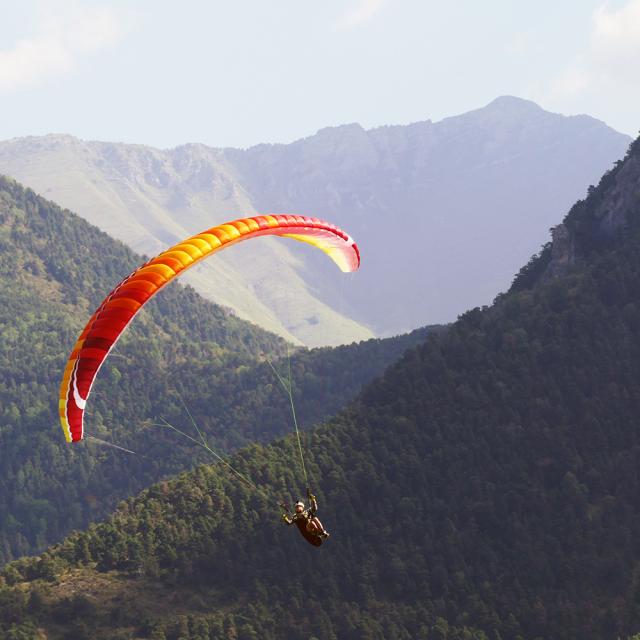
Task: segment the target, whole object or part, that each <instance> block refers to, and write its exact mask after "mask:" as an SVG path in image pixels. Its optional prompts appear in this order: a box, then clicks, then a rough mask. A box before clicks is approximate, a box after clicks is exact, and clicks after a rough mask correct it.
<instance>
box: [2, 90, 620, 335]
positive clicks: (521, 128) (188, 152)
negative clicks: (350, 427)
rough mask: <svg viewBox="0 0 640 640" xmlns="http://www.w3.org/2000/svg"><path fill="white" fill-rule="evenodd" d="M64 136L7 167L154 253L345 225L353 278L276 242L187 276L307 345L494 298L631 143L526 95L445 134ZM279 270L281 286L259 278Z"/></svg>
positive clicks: (444, 318) (5, 159)
mask: <svg viewBox="0 0 640 640" xmlns="http://www.w3.org/2000/svg"><path fill="white" fill-rule="evenodd" d="M56 139H57V138H56V137H55V136H54V137H52V138H49V139H47V140H44V142H43V143H42V144H43V149H41V150H38V144H40V143H39V142H38V139H36V138H31V139H29V141H28V144H27V149H21V144H20V141H19V139H18V140H17V141H12V142H11V143H9V142H0V171H4V172H6V173H10V174H12V175H15V176H16V177H18V178H20V179H21V180H22V181H23V182H25V183H26V184H28V185H31V186H34V187H36V189H37V190H38V191H40V192H43V193H45V194H46V195H49V196H50V197H52V198H53V199H55V200H57V201H61V202H62V203H63V204H65V205H66V206H68V207H69V208H71V209H72V210H75V211H79V212H80V213H81V214H82V215H84V216H85V217H86V218H87V219H89V220H90V221H91V222H94V223H95V224H98V226H102V227H103V228H105V229H106V230H107V231H109V232H110V233H112V234H114V235H116V236H118V234H120V235H119V236H118V237H120V239H121V240H125V241H127V242H128V243H129V244H131V245H132V246H133V247H134V248H135V249H136V250H140V251H142V252H144V253H147V254H153V253H156V252H157V250H158V249H159V248H160V247H164V246H166V244H168V243H169V242H171V241H173V240H175V239H177V238H180V237H184V236H186V235H189V234H190V233H196V232H199V231H201V230H202V229H203V228H206V227H208V226H211V224H212V223H221V222H223V221H225V220H226V219H228V218H231V217H237V214H238V213H239V212H241V213H242V214H246V215H249V214H251V213H255V212H258V211H259V212H285V213H286V212H298V213H301V214H307V215H312V216H316V217H326V218H330V219H331V221H332V222H335V223H337V224H338V225H339V226H342V227H343V228H344V229H346V230H347V231H348V232H349V233H350V234H351V235H352V236H353V237H354V238H355V239H356V241H357V242H359V244H360V245H362V248H363V264H362V271H361V273H359V274H358V278H357V279H353V281H351V280H349V281H348V282H344V281H343V280H341V279H340V278H339V274H336V273H334V272H333V271H331V270H329V269H327V268H326V265H324V264H323V263H322V261H319V260H317V257H316V256H314V255H313V254H312V252H305V251H304V250H300V251H295V252H291V251H290V250H289V248H288V247H286V246H284V245H279V246H277V247H276V246H270V245H268V244H265V245H261V246H260V247H259V248H257V249H256V253H255V254H254V255H253V259H254V260H257V262H258V263H259V266H257V267H256V266H254V265H253V264H252V261H251V260H249V259H248V257H247V256H245V255H244V254H243V253H235V254H234V256H221V259H220V260H219V261H217V262H216V264H215V265H209V266H207V268H206V272H205V271H203V272H202V273H201V272H198V271H196V272H195V273H193V274H192V275H191V276H189V277H191V278H194V280H191V281H190V282H191V283H192V284H193V285H194V286H195V287H196V288H197V290H198V291H200V292H203V293H205V294H206V295H207V296H208V297H209V298H210V299H214V300H216V301H217V302H219V303H221V304H222V305H223V306H227V307H231V308H234V309H236V312H237V313H238V314H239V315H240V317H243V318H245V319H250V320H252V321H255V322H258V323H259V324H260V325H261V326H263V327H265V328H267V329H269V330H272V331H277V332H278V333H280V334H281V335H283V336H285V337H286V338H288V339H289V340H294V341H301V342H303V343H305V344H310V345H319V344H338V343H342V342H350V341H351V340H353V339H356V340H360V339H364V338H369V337H372V336H373V335H374V334H375V335H395V334H398V333H402V332H405V331H409V330H412V329H413V328H415V327H416V326H422V325H424V324H425V323H426V324H433V323H436V324H440V323H444V322H449V321H451V320H452V319H454V318H455V317H456V316H457V315H458V314H459V313H462V312H463V311H464V310H465V308H467V307H469V306H475V305H479V304H486V303H488V302H490V301H491V299H493V297H494V296H495V295H496V294H497V293H498V292H499V291H501V290H503V289H504V288H506V286H507V285H508V283H509V281H510V279H511V277H512V275H513V273H514V272H516V271H517V269H518V268H519V267H520V266H521V265H522V263H523V262H524V261H525V260H526V259H527V258H528V256H529V255H531V253H533V252H534V251H535V250H536V249H537V248H538V246H539V245H540V244H542V243H543V241H544V239H545V236H544V234H543V233H542V232H541V230H542V229H545V228H547V227H548V226H550V225H551V224H552V223H555V222H556V221H557V220H558V219H559V218H560V217H561V214H562V213H563V212H564V211H566V210H567V209H568V208H569V206H570V205H571V204H572V203H573V202H575V200H576V199H577V198H578V197H579V196H580V195H581V194H582V192H583V190H584V185H585V184H589V183H590V182H593V181H595V180H596V179H597V178H598V177H599V176H600V175H601V174H602V173H603V171H604V170H605V169H607V168H608V167H609V166H610V164H611V163H612V162H613V161H614V160H617V159H618V158H620V157H621V156H622V155H623V153H624V150H625V149H626V146H627V145H628V142H630V140H631V139H630V138H628V137H627V136H624V135H622V134H618V133H616V132H614V131H613V130H611V129H610V128H608V127H606V125H604V124H602V123H600V122H599V121H596V120H595V119H590V118H589V117H587V119H586V120H585V118H584V117H582V116H580V117H578V116H576V117H574V116H571V117H566V116H561V115H559V114H550V113H549V112H546V111H544V110H542V109H541V108H539V107H538V108H535V107H532V105H531V104H530V103H527V102H526V101H522V100H521V99H518V98H499V99H497V100H495V101H494V102H492V103H490V105H487V106H485V107H483V108H481V109H478V110H475V111H473V112H469V113H467V114H461V115H458V116H453V117H451V118H445V119H443V120H440V121H438V122H435V123H434V122H430V121H422V122H418V123H414V124H410V125H396V126H388V127H377V128H373V129H369V130H365V129H363V128H362V127H361V126H360V125H358V124H351V125H343V126H341V127H333V128H325V129H321V130H320V131H319V132H317V133H316V134H314V135H312V136H308V137H306V138H302V139H300V140H297V141H294V142H293V143H289V144H263V145H256V146H254V147H250V148H248V149H243V150H239V149H230V148H223V149H215V148H212V147H207V146H205V145H202V144H198V143H191V144H189V145H181V146H178V147H175V148H173V149H171V150H165V151H162V150H157V149H152V148H150V147H147V146H144V145H131V146H129V145H117V144H112V145H110V144H109V143H84V146H82V145H81V146H80V147H78V148H76V147H74V144H75V143H71V142H69V144H71V146H72V147H73V149H75V150H69V149H65V148H64V147H63V148H60V149H57V150H56V149H55V144H56ZM65 140H67V139H66V138H65ZM58 141H60V139H58ZM83 149H84V150H83ZM145 158H146V159H145ZM98 161H101V162H103V164H99V163H98ZM47 189H51V191H49V192H47ZM105 225H106V226H105ZM406 230H410V231H411V233H409V234H407V233H406ZM403 232H404V235H403ZM181 234H182V235H181ZM296 249H297V247H296ZM417 255H420V256H421V260H420V261H418V260H416V259H413V258H412V257H411V256H417ZM268 264H271V265H273V264H277V265H278V266H277V268H276V271H277V273H278V276H279V277H278V281H277V282H276V281H275V279H274V278H261V276H260V273H264V271H265V266H266V265H268ZM212 269H213V271H211V270H212ZM436 274H439V275H438V276H436ZM187 275H188V274H187ZM371 291H376V295H375V296H371V295H370V292H371ZM416 291H419V292H420V295H415V292H416ZM283 292H284V295H283ZM287 292H289V294H287Z"/></svg>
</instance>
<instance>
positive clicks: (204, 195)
mask: <svg viewBox="0 0 640 640" xmlns="http://www.w3.org/2000/svg"><path fill="white" fill-rule="evenodd" d="M0 173H6V174H7V175H11V176H13V177H14V178H17V179H18V180H19V181H20V182H22V183H24V184H26V185H28V186H29V187H31V188H33V189H34V190H35V191H37V192H39V193H42V194H43V195H46V196H47V197H48V198H51V199H52V200H54V201H56V202H59V203H60V204H62V205H63V206H65V207H68V208H69V209H71V210H73V211H75V212H77V213H79V214H80V215H81V216H83V217H84V218H86V219H87V220H88V221H89V222H91V223H93V224H95V225H96V226H98V227H100V228H101V229H102V230H103V231H106V232H107V233H108V234H109V235H111V236H112V237H115V238H117V239H119V240H122V241H123V242H126V243H127V244H128V245H129V246H130V247H131V248H133V249H134V250H135V251H138V252H142V253H145V254H147V255H155V254H157V253H159V252H160V251H161V250H163V249H165V248H166V247H167V246H168V245H171V244H175V243H177V242H179V241H180V240H181V239H183V238H186V237H188V236H190V235H193V234H195V233H199V232H200V231H202V230H204V229H208V228H209V227H212V226H214V225H216V224H221V223H223V222H225V221H227V220H229V219H235V218H238V217H242V216H249V215H254V214H256V213H257V212H256V210H255V209H254V207H253V205H252V203H251V199H250V197H249V196H248V194H247V193H246V190H245V188H244V187H243V186H242V185H241V184H239V183H238V182H237V180H236V179H235V177H234V170H233V167H231V166H230V165H229V163H228V162H227V161H226V160H225V158H224V155H223V153H222V152H221V151H219V150H216V149H210V148H207V147H204V146H202V145H192V146H189V147H181V148H178V149H174V150H172V151H161V150H158V149H152V148H150V147H145V146H141V145H124V144H110V143H102V142H84V141H82V140H78V139H76V138H73V137H71V136H55V135H54V136H44V137H41V138H21V139H16V140H10V141H8V142H5V143H0ZM330 213H331V212H328V211H327V212H324V213H323V215H324V216H325V217H327V218H330V217H331V215H330ZM296 248H297V249H298V250H297V251H295V250H294V251H289V250H288V248H287V243H286V242H285V243H283V242H277V241H276V242H273V241H272V239H268V238H263V239H261V241H260V242H257V243H253V246H251V247H249V248H247V247H246V246H244V245H240V246H238V247H236V250H235V251H233V252H225V253H222V254H220V255H219V256H217V258H218V259H217V260H214V261H205V262H203V263H201V264H199V265H197V266H196V267H194V268H193V269H191V270H190V271H189V272H188V273H187V274H185V276H184V279H185V282H187V283H189V284H191V285H192V286H193V287H194V288H195V289H196V290H197V291H199V292H200V293H201V294H202V295H204V296H206V297H207V298H209V299H210V300H213V301H215V302H217V303H218V304H220V305H223V306H225V307H228V308H230V309H233V310H234V311H235V312H236V313H237V314H238V315H239V316H240V317H241V318H243V319H245V320H249V321H250V322H254V323H257V324H259V325H260V326H262V327H264V328H265V329H267V330H269V331H273V332H277V333H279V334H280V335H282V336H283V337H285V338H286V339H288V340H289V341H291V342H294V343H297V344H300V343H301V342H304V343H305V344H308V345H311V346H319V345H337V344H343V343H350V342H352V341H354V340H364V339H368V338H372V337H373V332H372V331H370V330H369V329H367V328H366V327H364V326H361V325H359V324H357V323H356V322H354V321H353V320H350V319H349V318H348V317H346V316H345V315H344V314H342V313H341V312H340V311H339V310H334V309H332V308H330V307H329V306H327V305H326V304H324V303H322V302H321V301H319V300H317V299H316V297H315V294H314V293H313V291H311V289H310V287H309V285H307V284H306V282H305V274H306V272H307V270H308V267H307V266H305V264H304V262H303V256H304V255H305V252H306V250H309V247H304V246H303V247H296ZM326 279H327V282H328V283H329V285H330V286H332V287H334V288H336V289H340V288H342V289H344V290H345V292H346V293H345V296H346V295H348V291H349V286H348V285H349V283H346V284H345V282H344V279H345V276H344V275H343V274H341V273H340V272H339V271H338V270H337V269H334V270H333V271H332V272H329V274H327V275H326ZM343 306H344V305H343ZM338 307H339V305H338V306H337V307H336V309H338ZM314 336H315V337H314Z"/></svg>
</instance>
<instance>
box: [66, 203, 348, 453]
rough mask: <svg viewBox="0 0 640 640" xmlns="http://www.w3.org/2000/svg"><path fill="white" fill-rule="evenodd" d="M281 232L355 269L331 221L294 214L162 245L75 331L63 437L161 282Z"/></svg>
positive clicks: (77, 430)
mask: <svg viewBox="0 0 640 640" xmlns="http://www.w3.org/2000/svg"><path fill="white" fill-rule="evenodd" d="M274 235H275V236H282V237H285V238H293V239H294V240H298V241H300V242H305V243H308V244H311V245H313V246H315V247H317V248H319V249H321V250H322V251H324V252H325V253H326V254H327V255H328V256H329V257H330V258H331V259H332V260H333V261H334V262H335V263H336V264H337V265H338V267H339V268H340V269H341V270H342V271H344V272H350V271H355V270H356V269H358V267H359V265H360V254H359V251H358V247H357V245H356V244H355V242H354V241H353V239H352V238H351V237H350V236H349V235H347V234H346V233H345V232H344V231H342V230H341V229H339V228H338V227H336V226H335V225H333V224H330V223H328V222H324V221H323V220H319V219H317V218H307V217H304V216H294V215H264V216H255V217H252V218H241V219H239V220H234V221H233V222H228V223H226V224H222V225H219V226H217V227H213V228H211V229H207V230H206V231H203V232H202V233H200V234H197V235H195V236H192V237H191V238H188V239H187V240H184V241H183V242H180V243H178V244H177V245H175V246H173V247H171V248H169V249H167V250H166V251H164V252H163V253H161V254H160V255H158V256H156V257H155V258H152V259H151V260H149V261H148V262H147V263H146V264H144V265H142V266H141V267H139V268H138V269H136V271H134V272H133V273H132V274H130V275H129V276H127V277H126V278H124V280H122V281H121V282H120V283H119V284H118V285H117V286H116V287H115V289H114V290H113V291H112V292H111V293H110V294H109V295H108V296H107V297H106V298H105V299H104V301H103V302H102V303H101V304H100V306H99V307H98V309H97V310H96V311H95V312H94V314H93V315H92V316H91V318H90V319H89V321H88V322H87V325H86V326H85V328H84V330H83V331H82V333H81V334H80V336H79V338H78V340H77V342H76V344H75V346H74V347H73V350H72V352H71V355H70V356H69V360H68V361H67V364H66V367H65V369H64V374H63V377H62V382H61V384H60V395H59V403H58V406H59V415H60V423H61V425H62V430H63V432H64V436H65V438H66V440H67V442H78V441H80V440H82V438H83V436H84V412H85V408H86V405H87V400H88V398H89V394H90V393H91V387H92V385H93V383H94V381H95V378H96V376H97V374H98V371H99V370H100V367H101V366H102V364H103V363H104V361H105V360H106V358H107V356H108V355H109V352H110V351H111V350H112V349H113V347H114V345H115V344H116V342H117V341H118V339H119V338H120V336H121V335H122V333H123V331H124V330H125V329H126V328H127V326H128V325H129V323H130V322H131V321H132V320H133V318H134V317H135V316H136V314H137V313H138V311H140V309H141V308H142V307H143V306H144V305H145V304H146V303H147V302H148V301H149V300H150V299H151V298H152V297H153V296H154V295H155V294H156V293H158V291H160V290H161V289H162V288H163V287H164V286H165V285H166V284H168V283H169V282H171V281H172V280H173V279H174V278H175V277H176V276H178V275H179V274H180V273H182V272H183V271H185V270H186V269H189V268H190V267H192V266H193V265H195V264H197V263H198V262H199V261H200V260H203V259H204V258H206V257H208V256H209V255H210V254H212V253H214V252H216V251H219V250H220V249H224V248H226V247H229V246H231V245H233V244H235V243H237V242H241V241H243V240H248V239H251V238H256V237H259V236H274Z"/></svg>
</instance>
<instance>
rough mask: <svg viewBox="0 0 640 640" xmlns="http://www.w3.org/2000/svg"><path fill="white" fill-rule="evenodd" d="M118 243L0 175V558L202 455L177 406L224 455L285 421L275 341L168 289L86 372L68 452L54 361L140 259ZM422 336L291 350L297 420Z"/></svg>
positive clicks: (319, 412) (322, 411) (323, 410)
mask: <svg viewBox="0 0 640 640" xmlns="http://www.w3.org/2000/svg"><path fill="white" fill-rule="evenodd" d="M141 261H142V258H141V257H140V256H136V255H135V254H134V253H133V252H132V251H131V250H129V249H127V248H126V247H125V246H124V245H123V244H121V243H119V242H116V241H114V240H113V239H111V238H109V237H108V236H107V235H106V234H104V233H102V232H100V231H98V230H97V229H96V228H95V227H92V226H91V225H89V224H88V223H87V222H85V221H84V220H82V219H80V218H79V217H77V216H75V215H73V214H71V213H69V212H66V211H62V210H60V209H59V208H58V207H57V206H55V205H53V204H52V203H50V202H47V201H46V200H44V199H42V198H40V197H38V196H37V195H36V194H34V193H33V192H32V191H29V190H25V189H23V188H22V187H20V186H19V185H17V184H16V183H14V182H12V181H10V180H7V179H4V178H0V334H1V335H2V340H0V469H1V470H2V473H1V474H0V561H1V562H5V561H7V560H9V559H11V558H14V557H16V556H19V555H23V554H25V553H33V552H34V551H36V550H40V549H43V548H45V547H46V546H47V545H48V544H51V543H52V542H54V541H57V540H60V539H62V537H63V536H64V535H66V534H67V533H68V532H69V531H70V530H71V529H73V528H77V527H82V526H86V524H87V523H89V522H91V521H94V520H95V519H98V518H100V517H103V516H104V515H105V514H107V513H109V512H110V511H111V510H112V509H113V507H114V506H115V504H116V503H117V501H118V500H120V499H122V498H124V497H126V496H128V495H131V494H133V493H135V492H137V491H139V490H140V489H142V488H143V487H145V486H148V485H149V484H151V483H152V482H156V481H158V480H159V479H160V478H162V477H164V476H166V475H167V474H173V473H177V472H179V471H182V470H184V469H189V468H192V467H193V466H194V465H195V464H197V463H198V462H199V461H200V462H201V461H203V460H209V459H210V458H208V457H206V454H205V453H204V452H203V451H202V450H201V449H198V448H197V447H194V446H192V443H190V442H189V441H188V440H186V439H185V438H182V437H180V436H179V435H177V434H175V433H172V432H168V431H164V430H162V429H161V428H159V427H152V426H150V423H151V422H158V420H159V418H160V417H164V418H165V419H167V420H169V421H170V422H171V423H172V424H175V425H176V426H179V427H181V428H184V429H192V427H191V425H190V424H189V421H188V417H187V414H186V411H185V408H184V404H183V403H186V405H187V406H189V408H190V410H191V411H192V412H193V413H194V415H195V416H196V417H197V419H198V421H199V423H200V425H201V428H202V429H204V431H205V433H206V434H207V436H208V438H209V439H210V441H211V443H212V444H215V445H216V446H217V447H219V448H221V449H222V450H223V451H227V452H229V451H233V450H234V449H235V448H237V447H238V446H244V445H246V444H248V443H250V442H253V441H254V440H261V441H267V440H271V439H272V438H273V437H276V436H278V435H282V434H285V433H287V432H288V431H289V430H290V429H291V418H290V409H289V405H288V399H287V397H286V396H285V395H284V393H282V392H281V391H280V390H279V388H278V387H277V382H276V378H275V376H274V374H273V372H272V371H271V370H270V368H269V366H268V363H267V361H266V360H265V358H267V357H271V358H272V359H273V361H274V364H275V366H277V367H279V368H281V369H282V368H284V367H285V366H286V365H287V360H286V359H284V361H281V360H280V359H281V358H282V356H283V354H284V353H285V352H286V350H285V344H284V342H283V341H282V340H281V339H280V338H278V337H276V336H275V335H273V334H269V333H267V332H265V331H263V330H262V329H259V328H258V327H256V326H253V325H250V324H248V323H246V322H244V321H242V320H239V319H238V318H236V317H234V316H232V315H229V314H228V313H227V312H226V311H225V310H223V309H221V308H220V307H217V306H215V305H213V304H211V303H208V302H206V301H204V300H202V299H201V298H200V296H199V295H198V294H196V293H195V291H194V290H193V289H191V288H184V287H182V286H180V285H174V286H170V287H168V288H167V289H166V290H165V291H163V293H162V294H161V295H159V296H158V297H157V298H156V299H155V300H154V301H152V302H151V303H150V304H149V305H148V306H147V307H146V308H145V310H143V311H142V312H141V314H140V316H139V317H138V318H136V321H135V322H134V323H133V324H132V326H131V327H130V329H129V330H128V332H127V333H126V334H125V336H123V339H122V340H121V342H120V343H119V344H118V347H117V349H116V350H115V352H114V353H113V354H112V356H111V357H110V358H109V360H108V361H107V363H106V364H105V366H104V368H103V370H102V371H101V373H100V375H99V376H98V379H97V381H96V385H95V389H94V392H93V393H92V396H91V401H90V403H89V405H88V410H87V417H86V426H87V433H88V434H90V435H92V436H94V437H97V438H100V439H102V440H105V441H106V442H107V443H112V444H117V445H119V446H124V447H126V448H128V449H132V450H133V451H135V452H136V455H130V454H127V453H124V452H122V451H119V450H117V449H114V448H113V447H110V446H108V444H99V443H96V442H95V441H86V442H83V443H80V444H79V445H74V446H68V445H66V444H65V443H64V441H63V438H62V433H61V430H60V428H59V425H58V418H57V393H58V385H59V382H60V376H61V372H62V369H63V366H64V362H65V360H66V358H67V357H68V354H69V350H70V349H71V347H72V346H73V344H74V342H75V339H76V337H77V335H78V333H79V331H80V330H81V328H82V326H83V325H84V323H85V322H86V319H87V318H88V317H89V315H90V313H91V311H93V309H95V307H96V306H97V305H98V304H99V302H100V301H101V299H102V298H103V296H104V295H105V294H106V293H107V292H108V291H109V290H110V289H111V288H112V287H113V285H114V284H115V283H116V282H117V281H118V280H119V279H120V278H121V277H123V276H124V275H126V274H127V273H129V272H130V271H131V270H132V269H133V268H134V267H135V266H137V265H138V264H140V262H141ZM422 339H423V335H422V334H421V332H416V333H415V334H413V335H411V336H403V337H400V338H398V339H395V340H391V341H375V340H372V341H369V342H364V343H361V344H354V345H351V346H347V347H341V348H340V349H339V350H337V351H332V350H331V349H328V348H327V349H317V350H314V351H307V350H300V351H298V352H297V353H296V354H295V355H293V356H292V360H291V362H292V370H293V378H294V384H295V392H296V398H297V400H298V404H299V407H298V409H299V413H300V422H301V426H302V427H303V428H305V427H308V426H310V425H311V424H313V423H314V422H316V421H318V420H321V419H323V418H326V417H327V416H329V415H331V414H332V413H333V412H335V411H337V410H338V409H340V408H341V407H342V406H344V404H345V403H346V402H347V401H348V400H349V399H350V398H352V397H353V395H355V394H356V393H357V392H358V390H359V389H360V387H361V386H362V384H363V383H364V382H366V381H368V380H370V379H371V378H372V377H373V376H375V375H376V373H378V372H380V371H382V370H383V369H384V367H386V366H387V365H388V364H389V363H390V362H391V361H392V360H394V359H396V358H397V357H399V356H400V355H401V354H402V352H403V350H404V349H405V348H407V347H408V346H411V345H413V344H416V343H417V342H419V341H420V340H422Z"/></svg>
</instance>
